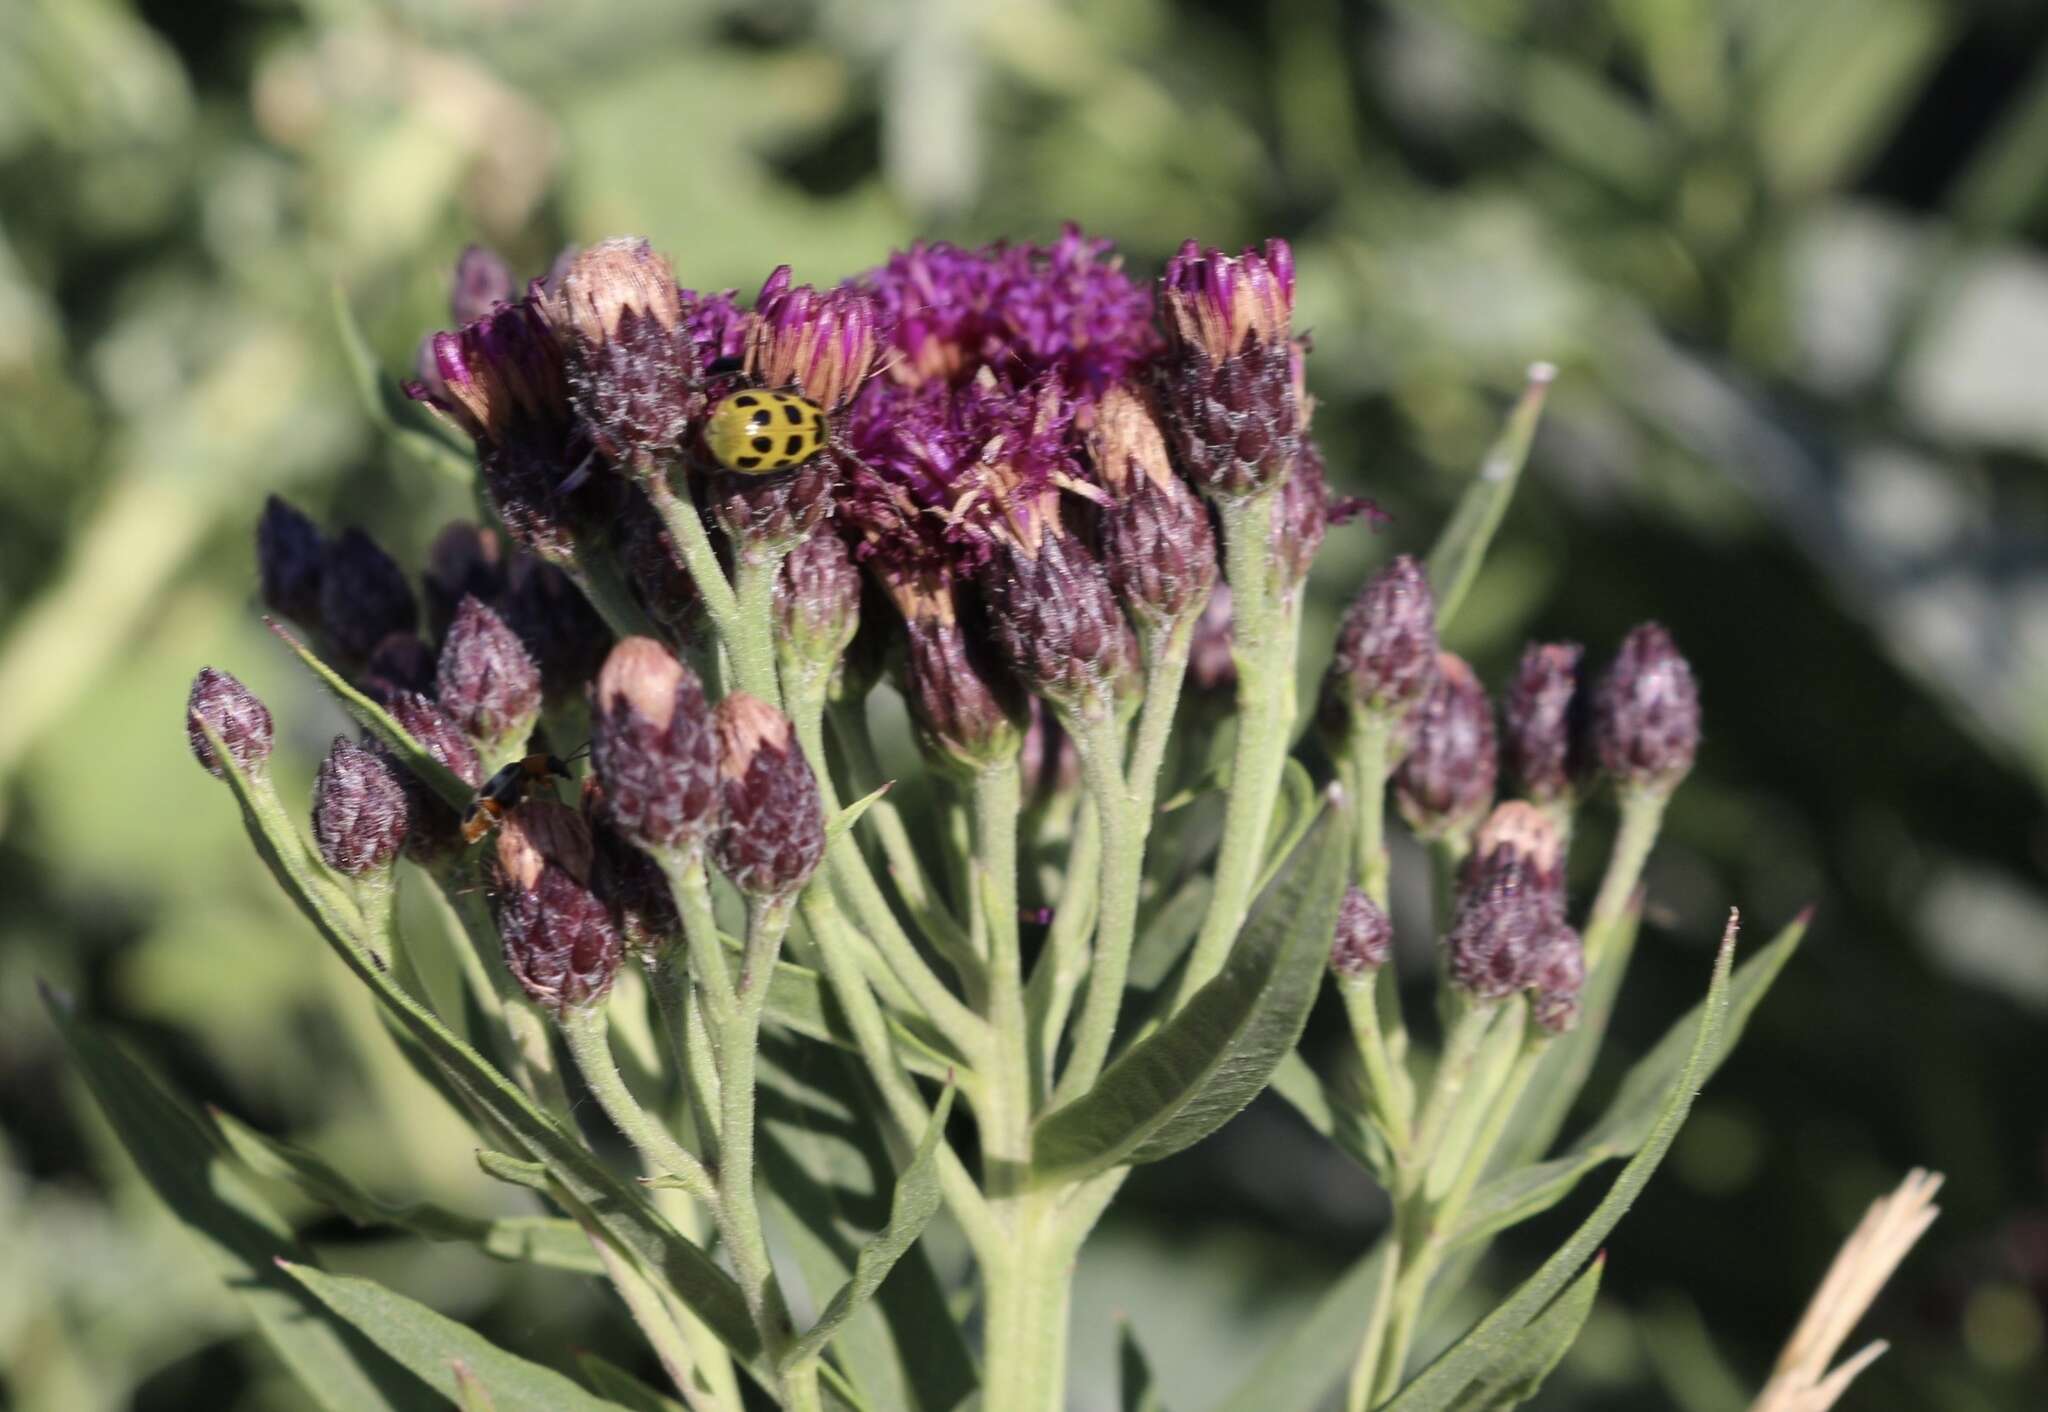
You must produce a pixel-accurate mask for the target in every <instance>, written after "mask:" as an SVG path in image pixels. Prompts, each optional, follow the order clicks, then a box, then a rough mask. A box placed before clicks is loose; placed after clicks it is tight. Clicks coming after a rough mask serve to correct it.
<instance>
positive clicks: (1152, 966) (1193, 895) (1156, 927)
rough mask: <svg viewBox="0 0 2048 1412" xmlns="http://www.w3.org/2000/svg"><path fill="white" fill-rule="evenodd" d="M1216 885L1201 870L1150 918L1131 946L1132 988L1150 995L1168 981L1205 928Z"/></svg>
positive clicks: (1183, 884)
mask: <svg viewBox="0 0 2048 1412" xmlns="http://www.w3.org/2000/svg"><path fill="white" fill-rule="evenodd" d="M1213 886H1214V885H1213V884H1212V883H1211V882H1210V881H1209V879H1208V877H1207V876H1206V875H1205V874H1200V873H1197V874H1196V875H1195V876H1194V877H1191V878H1189V879H1188V880H1187V881H1186V882H1184V883H1182V884H1181V885H1180V887H1179V888H1178V889H1177V890H1176V891H1175V892H1174V894H1173V896H1171V897H1169V898H1168V899H1167V900H1166V901H1165V902H1164V903H1163V904H1161V906H1160V907H1159V909H1158V910H1157V911H1156V912H1154V913H1153V914H1152V916H1151V918H1150V919H1149V920H1147V921H1146V923H1145V925H1144V929H1143V930H1142V931H1140V932H1139V933H1138V941H1137V944H1136V945H1135V946H1133V947H1132V948H1131V970H1130V977H1131V989H1133V990H1136V991H1142V992H1145V993H1148V994H1149V993H1151V992H1154V991H1156V990H1158V989H1159V987H1160V986H1162V985H1164V984H1166V982H1167V980H1168V979H1169V978H1170V977H1171V976H1172V975H1173V973H1174V970H1175V968H1176V967H1178V966H1179V965H1180V963H1181V958H1182V957H1184V956H1186V955H1187V950H1188V947H1189V946H1191V945H1192V944H1193V943H1194V940H1195V933H1196V932H1198V931H1200V930H1201V929H1202V915H1203V913H1205V912H1207V911H1208V910H1209V894H1210V892H1211V891H1212V890H1213Z"/></svg>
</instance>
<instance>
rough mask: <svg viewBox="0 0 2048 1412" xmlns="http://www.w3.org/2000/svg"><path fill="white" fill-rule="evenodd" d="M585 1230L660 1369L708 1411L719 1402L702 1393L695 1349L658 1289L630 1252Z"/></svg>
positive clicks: (698, 1408) (699, 1409) (696, 1407)
mask: <svg viewBox="0 0 2048 1412" xmlns="http://www.w3.org/2000/svg"><path fill="white" fill-rule="evenodd" d="M584 1234H586V1235H587V1236H589V1237H590V1244H591V1246H592V1247H593V1248H594V1249H595V1250H596V1251H597V1258H598V1260H599V1262H600V1263H602V1264H603V1265H604V1272H605V1275H606V1277H607V1278H608V1279H610V1280H611V1282H612V1288H613V1289H615V1290H617V1291H618V1292H619V1298H620V1299H621V1300H623V1301H625V1305H626V1312H627V1313H628V1314H630V1315H632V1316H633V1322H634V1323H635V1324H637V1325H638V1326H639V1328H640V1332H641V1335H642V1336H643V1337H645V1338H646V1340H647V1344H648V1346H649V1347H650V1348H652V1349H653V1350H654V1356H655V1358H656V1359H658V1360H659V1361H660V1363H661V1369H662V1371H663V1372H665V1373H667V1374H668V1380H669V1382H670V1384H671V1385H672V1386H674V1388H675V1390H676V1391H677V1392H678V1393H679V1394H681V1395H682V1398H683V1401H684V1402H685V1403H687V1404H688V1405H689V1406H690V1407H691V1408H692V1409H693V1412H711V1409H712V1408H713V1407H714V1406H717V1405H718V1404H716V1403H714V1402H712V1401H711V1400H710V1399H708V1398H706V1397H705V1396H704V1393H703V1392H702V1391H701V1390H700V1389H699V1388H698V1386H697V1381H696V1378H695V1377H694V1376H692V1374H693V1372H694V1370H695V1369H696V1366H697V1357H696V1350H695V1349H694V1348H692V1347H691V1343H690V1340H689V1339H688V1337H686V1336H685V1334H684V1332H683V1330H682V1328H681V1327H680V1326H679V1325H678V1324H677V1322H676V1320H675V1319H674V1318H673V1317H672V1316H671V1314H670V1312H669V1306H668V1305H667V1304H666V1303H664V1302H663V1300H662V1298H661V1295H660V1292H659V1291H657V1290H656V1289H655V1288H654V1286H653V1285H652V1284H651V1283H650V1282H649V1281H648V1279H647V1277H646V1276H644V1275H642V1274H641V1273H640V1270H639V1267H638V1266H637V1265H636V1264H635V1263H634V1261H633V1260H632V1258H631V1257H630V1256H626V1255H623V1254H621V1253H620V1252H619V1251H617V1250H615V1249H613V1248H612V1244H611V1241H610V1240H609V1239H607V1238H606V1237H605V1235H604V1233H603V1232H602V1231H601V1230H599V1229H598V1228H596V1227H595V1226H585V1227H584ZM707 1381H708V1379H707Z"/></svg>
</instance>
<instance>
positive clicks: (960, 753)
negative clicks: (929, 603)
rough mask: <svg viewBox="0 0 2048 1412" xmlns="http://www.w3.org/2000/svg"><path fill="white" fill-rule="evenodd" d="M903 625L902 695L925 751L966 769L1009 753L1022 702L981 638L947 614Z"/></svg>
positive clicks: (1018, 733)
mask: <svg viewBox="0 0 2048 1412" xmlns="http://www.w3.org/2000/svg"><path fill="white" fill-rule="evenodd" d="M909 626H910V636H909V650H908V651H907V652H906V654H905V661H904V672H903V677H904V680H903V694H904V695H905V696H906V697H907V698H908V699H909V701H910V708H911V719H912V721H913V722H914V723H915V724H916V726H917V731H918V736H919V739H920V742H921V743H922V744H923V746H924V748H925V751H926V753H927V754H928V755H931V756H933V757H935V758H937V759H940V760H943V761H946V762H948V763H951V764H955V765H960V766H962V767H964V768H966V769H968V770H978V769H981V768H982V767H983V766H985V765H992V764H996V763H999V762H1001V761H1004V760H1007V759H1009V758H1011V757H1012V756H1013V755H1015V754H1016V753H1017V748H1018V745H1019V744H1020V742H1021V739H1022V734H1023V731H1022V721H1023V712H1024V704H1023V702H1022V700H1021V699H1020V696H1019V693H1018V691H1017V689H1016V683H1015V682H1014V681H1013V680H1011V679H1010V678H1009V677H1008V676H1007V675H1006V674H1005V673H1004V672H1003V671H1002V669H1001V668H1000V667H998V666H997V665H996V664H995V663H993V662H991V661H989V660H988V659H987V657H986V655H985V651H984V648H983V646H982V643H983V639H981V638H979V637H975V638H970V637H969V636H968V635H967V634H966V633H965V632H964V631H962V630H961V627H960V624H959V623H958V622H957V621H955V620H953V619H951V618H913V619H911V620H910V625H909Z"/></svg>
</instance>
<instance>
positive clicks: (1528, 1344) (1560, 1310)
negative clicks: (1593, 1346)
mask: <svg viewBox="0 0 2048 1412" xmlns="http://www.w3.org/2000/svg"><path fill="white" fill-rule="evenodd" d="M1606 1268H1607V1257H1606V1256H1605V1255H1596V1256H1594V1257H1593V1262H1592V1263H1591V1264H1590V1265H1588V1266H1586V1270H1585V1273H1584V1274H1582V1275H1580V1276H1579V1277H1578V1278H1577V1279H1575V1280H1573V1281H1572V1282H1571V1284H1570V1285H1568V1286H1567V1287H1566V1288H1565V1292H1564V1293H1563V1294H1560V1295H1559V1296H1558V1297H1557V1298H1556V1299H1554V1300H1552V1301H1551V1303H1550V1307H1549V1308H1548V1309H1545V1310H1544V1311H1543V1312H1542V1313H1541V1314H1538V1315H1537V1316H1536V1317H1535V1318H1534V1319H1531V1320H1530V1321H1529V1323H1528V1326H1527V1327H1526V1328H1524V1329H1523V1330H1522V1331H1521V1332H1520V1333H1518V1334H1516V1335H1515V1336H1514V1339H1513V1340H1512V1341H1511V1342H1510V1343H1509V1345H1508V1348H1507V1352H1506V1354H1505V1355H1504V1356H1503V1357H1502V1358H1501V1360H1500V1363H1499V1365H1498V1366H1496V1367H1495V1368H1494V1369H1493V1371H1492V1372H1490V1373H1488V1374H1487V1375H1486V1376H1485V1377H1483V1378H1480V1379H1479V1380H1478V1381H1477V1382H1475V1383H1473V1384H1472V1386H1471V1387H1469V1388H1467V1389H1465V1391H1464V1393H1463V1394H1462V1395H1460V1396H1459V1398H1458V1399H1457V1401H1455V1402H1453V1403H1452V1404H1451V1412H1508V1409H1509V1408H1512V1407H1520V1406H1521V1405H1522V1404H1523V1403H1525V1402H1527V1401H1528V1400H1529V1399H1530V1398H1532V1397H1534V1396H1535V1395H1536V1394H1537V1393H1538V1392H1540V1391H1542V1389H1543V1382H1544V1379H1546V1378H1548V1377H1549V1376H1550V1374H1551V1372H1552V1370H1554V1369H1555V1368H1556V1367H1557V1365H1558V1364H1559V1363H1560V1362H1562V1361H1563V1359H1564V1356H1565V1354H1566V1353H1567V1352H1569V1351H1570V1349H1571V1346H1572V1345H1573V1344H1574V1343H1576V1342H1577V1341H1578V1337H1579V1330H1580V1329H1583V1328H1584V1327H1585V1326H1586V1316H1587V1315H1588V1314H1591V1313H1592V1312H1593V1300H1594V1297H1595V1296H1597V1295H1598V1294H1599V1293H1600V1276H1601V1274H1602V1273H1603V1272H1604V1271H1605V1270H1606Z"/></svg>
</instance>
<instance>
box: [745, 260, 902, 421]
mask: <svg viewBox="0 0 2048 1412" xmlns="http://www.w3.org/2000/svg"><path fill="white" fill-rule="evenodd" d="M877 322H878V315H877V313H876V309H875V301H874V296H872V295H871V294H869V293H868V292H867V291H866V290H864V289H859V288H855V287H853V286H841V287H840V288H838V289H833V290H828V291H827V292H825V293H823V294H820V293H819V292H818V291H817V290H815V289H813V288H811V286H809V285H807V284H799V285H794V286H792V285H791V284H790V280H789V266H787V265H781V266H778V267H777V268H776V270H775V273H774V274H771V275H770V276H768V281H767V283H766V284H763V285H762V286H761V294H760V297H759V298H757V299H755V301H754V314H753V317H752V318H751V319H750V320H749V321H748V324H747V371H748V373H750V374H751V375H752V376H753V377H754V378H755V380H756V381H758V382H759V383H760V384H761V385H762V386H763V387H770V388H778V389H780V388H788V389H793V390H794V391H796V392H798V393H800V394H802V395H803V396H805V397H808V398H809V399H810V400H811V401H813V402H815V403H817V404H818V405H819V406H820V407H823V408H824V409H825V410H826V411H827V412H837V411H839V410H841V409H842V408H844V407H845V406H846V404H847V403H849V402H851V401H852V400H853V394H854V393H856V392H858V391H859V390H860V385H861V384H862V383H863V382H864V381H866V380H867V375H868V371H869V370H870V369H871V368H872V367H873V366H874V362H875V338H876V323H877Z"/></svg>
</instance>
